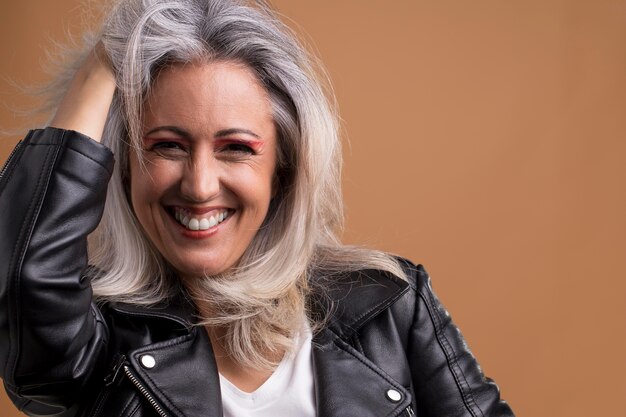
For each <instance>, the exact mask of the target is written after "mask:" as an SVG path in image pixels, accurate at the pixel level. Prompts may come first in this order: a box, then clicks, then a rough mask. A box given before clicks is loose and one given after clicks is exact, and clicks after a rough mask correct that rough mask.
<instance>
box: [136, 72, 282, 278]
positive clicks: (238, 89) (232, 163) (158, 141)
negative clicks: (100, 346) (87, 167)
mask: <svg viewBox="0 0 626 417" xmlns="http://www.w3.org/2000/svg"><path fill="white" fill-rule="evenodd" d="M143 136H144V138H143V147H144V158H145V159H144V160H145V169H142V168H141V167H140V165H139V160H138V155H137V154H136V153H135V152H131V157H130V194H131V200H132V204H133V208H134V211H135V214H136V215H137V218H138V219H139V222H140V223H141V225H142V226H143V229H144V230H145V232H146V233H147V235H148V236H149V238H150V240H151V241H152V243H153V244H154V245H155V246H156V248H157V249H158V250H159V251H160V253H161V254H162V255H163V257H164V258H165V259H166V260H167V261H168V262H169V263H170V264H171V265H172V266H173V267H174V268H175V270H176V271H177V272H178V273H179V274H180V276H181V277H182V278H190V277H191V278H193V277H197V276H201V275H204V274H206V275H215V274H219V273H222V272H224V271H227V270H228V269H229V268H231V267H233V266H234V265H235V264H236V263H237V261H238V260H239V259H240V258H241V256H242V255H243V253H244V251H245V250H246V248H247V247H248V245H249V244H250V242H251V241H252V239H253V237H254V236H255V234H256V233H257V231H258V230H259V227H260V226H261V224H262V223H263V220H264V219H265V216H266V215H267V211H268V207H269V204H270V200H271V198H272V195H273V189H272V186H273V183H274V175H275V169H276V146H277V144H276V140H277V139H276V130H275V127H274V121H273V118H272V110H271V104H270V101H269V96H268V94H267V92H266V91H265V90H264V88H263V87H262V86H261V85H260V84H259V82H258V81H257V79H256V78H255V76H254V75H253V73H252V72H251V71H250V70H249V69H248V68H247V67H246V66H245V65H243V64H237V63H232V62H214V63H198V64H187V65H175V66H172V67H169V68H167V69H165V70H164V71H162V72H161V73H160V74H159V76H158V78H157V80H156V81H155V84H154V86H153V89H152V90H151V93H150V96H149V97H148V99H147V100H146V103H145V117H144V127H143Z"/></svg>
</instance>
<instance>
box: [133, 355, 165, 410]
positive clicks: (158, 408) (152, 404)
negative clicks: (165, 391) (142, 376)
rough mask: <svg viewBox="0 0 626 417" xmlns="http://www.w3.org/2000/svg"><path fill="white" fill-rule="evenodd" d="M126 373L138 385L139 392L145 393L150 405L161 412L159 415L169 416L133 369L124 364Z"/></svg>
mask: <svg viewBox="0 0 626 417" xmlns="http://www.w3.org/2000/svg"><path fill="white" fill-rule="evenodd" d="M124 373H125V374H126V376H127V377H128V379H130V382H132V383H133V385H135V386H136V387H137V389H138V390H139V392H141V395H143V396H144V397H145V399H146V400H148V402H149V403H150V405H151V406H152V407H154V409H155V410H156V412H157V413H158V414H159V416H161V417H167V414H165V411H163V409H162V408H161V406H160V405H159V404H158V403H157V402H156V400H155V399H154V397H153V396H152V395H151V394H150V393H149V392H148V390H147V389H146V388H145V387H144V386H143V385H141V382H139V380H138V379H137V378H136V377H135V375H133V373H132V371H131V370H130V368H129V367H128V366H124Z"/></svg>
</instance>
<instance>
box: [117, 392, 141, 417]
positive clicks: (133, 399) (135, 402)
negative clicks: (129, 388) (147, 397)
mask: <svg viewBox="0 0 626 417" xmlns="http://www.w3.org/2000/svg"><path fill="white" fill-rule="evenodd" d="M140 405H141V401H139V397H138V396H137V393H134V394H133V396H132V397H131V399H130V401H129V402H128V404H126V407H124V409H123V410H122V413H121V414H120V416H122V417H125V416H129V417H130V416H132V415H134V414H135V412H136V411H137V409H138V408H139V406H140ZM130 407H132V410H131V411H130V412H129V413H126V410H128V409H129V408H130Z"/></svg>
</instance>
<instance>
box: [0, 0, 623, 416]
mask: <svg viewBox="0 0 626 417" xmlns="http://www.w3.org/2000/svg"><path fill="white" fill-rule="evenodd" d="M80 3H81V2H79V1H76V0H56V1H44V0H23V1H21V2H17V1H9V0H2V5H1V6H0V39H1V40H2V41H1V42H2V44H1V45H0V48H1V50H0V56H1V57H2V59H1V60H0V73H1V75H2V78H3V79H2V81H1V83H0V102H1V103H2V109H1V111H0V127H1V128H3V129H13V128H16V127H24V126H32V125H33V122H32V121H29V119H24V118H21V119H20V118H18V117H17V116H16V115H15V114H14V113H13V112H12V110H15V109H16V108H28V107H29V106H30V102H29V101H28V100H27V99H25V98H24V96H23V95H21V96H20V94H18V93H17V92H16V90H15V89H14V88H13V87H11V86H10V83H9V82H7V79H11V80H14V81H17V82H18V83H21V84H30V83H34V82H37V81H40V80H42V79H43V78H42V75H41V74H42V73H41V70H40V68H41V66H42V64H43V63H44V62H45V59H44V58H43V56H44V53H45V51H46V49H47V48H49V46H50V44H51V42H50V38H52V39H57V40H63V39H64V38H65V35H64V34H65V33H66V32H67V31H68V28H73V30H74V31H75V32H76V30H77V28H80V27H81V25H89V19H87V20H85V18H84V9H83V8H81V7H80V5H79V4H80ZM274 4H275V5H276V6H277V8H278V9H279V10H280V11H281V12H282V13H284V14H285V15H286V16H288V18H289V19H293V21H295V22H297V24H296V23H293V22H292V24H293V26H294V27H296V29H297V30H298V31H299V32H300V33H304V34H305V35H304V36H305V39H307V42H309V43H311V44H312V45H314V46H313V48H314V49H315V50H317V51H318V53H319V54H320V55H321V57H322V60H323V62H324V63H325V65H326V67H327V69H328V71H329V73H330V75H331V77H332V80H333V83H334V86H335V89H336V93H337V96H338V99H339V103H340V108H341V113H342V116H343V119H344V127H345V131H346V135H345V136H346V138H347V140H348V141H349V145H347V146H346V149H345V159H346V165H345V174H344V184H345V195H346V201H347V209H348V210H347V215H348V222H347V230H346V233H345V240H346V241H347V242H350V243H359V244H365V245H369V246H375V247H378V248H382V249H384V250H388V251H392V252H395V253H399V254H401V255H404V256H406V257H409V258H411V259H413V260H415V261H417V262H422V263H424V264H425V265H426V266H427V268H428V269H429V271H430V272H431V275H432V276H433V280H434V285H435V289H436V290H437V291H438V292H439V295H440V297H441V298H442V299H443V300H444V302H445V303H446V304H447V306H448V308H449V310H450V311H451V313H452V315H453V317H454V318H455V321H456V322H457V324H459V325H460V327H461V328H462V329H463V331H464V334H465V336H466V337H467V339H468V340H469V342H470V345H471V346H472V348H473V351H474V353H475V354H476V356H477V357H478V358H479V360H480V361H481V364H482V365H483V368H484V370H485V372H486V373H487V374H488V375H489V376H491V377H493V378H495V379H496V381H498V383H499V384H500V387H501V389H502V393H503V396H504V397H505V398H506V399H508V401H509V402H510V403H511V405H512V406H513V408H514V410H515V411H516V413H517V414H518V415H519V416H527V417H535V416H537V417H539V416H568V417H577V416H581V417H582V416H626V412H625V411H624V406H623V403H622V402H623V396H624V394H626V382H625V380H624V374H626V360H625V359H624V354H625V352H626V303H624V299H625V295H626V285H625V283H624V281H625V280H624V278H625V273H624V271H625V269H626V256H625V250H626V220H625V218H626V188H625V186H624V183H625V181H624V180H625V178H626V164H625V163H624V160H625V158H626V140H625V139H626V79H625V75H626V49H625V47H626V1H623V0H619V1H617V0H616V1H611V0H587V1H574V0H562V1H559V0H530V1H529V0H525V1H502V0H474V1H471V2H469V1H462V0H457V1H450V0H423V1H419V0H406V1H400V0H395V1H385V2H383V1H382V0H379V1H373V0H372V1H363V0H332V1H331V0H317V1H294V0H280V1H279V0H276V1H274ZM16 139H17V135H13V136H10V137H9V138H6V139H3V140H2V143H1V149H0V155H1V159H4V158H6V155H7V154H8V151H9V149H10V148H11V146H12V144H13V143H14V142H15V141H16ZM0 401H1V403H0V410H2V412H1V413H0V414H1V415H2V416H13V415H18V414H17V413H14V412H13V411H12V408H11V406H9V405H8V404H7V402H6V400H5V399H4V398H2V399H0Z"/></svg>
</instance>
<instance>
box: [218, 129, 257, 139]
mask: <svg viewBox="0 0 626 417" xmlns="http://www.w3.org/2000/svg"><path fill="white" fill-rule="evenodd" d="M236 133H239V134H244V135H250V136H252V137H254V138H257V139H261V136H259V135H257V134H256V133H254V132H253V131H251V130H248V129H238V128H232V129H223V130H219V131H218V132H217V133H216V134H215V137H216V138H223V137H225V136H230V135H233V134H236Z"/></svg>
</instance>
